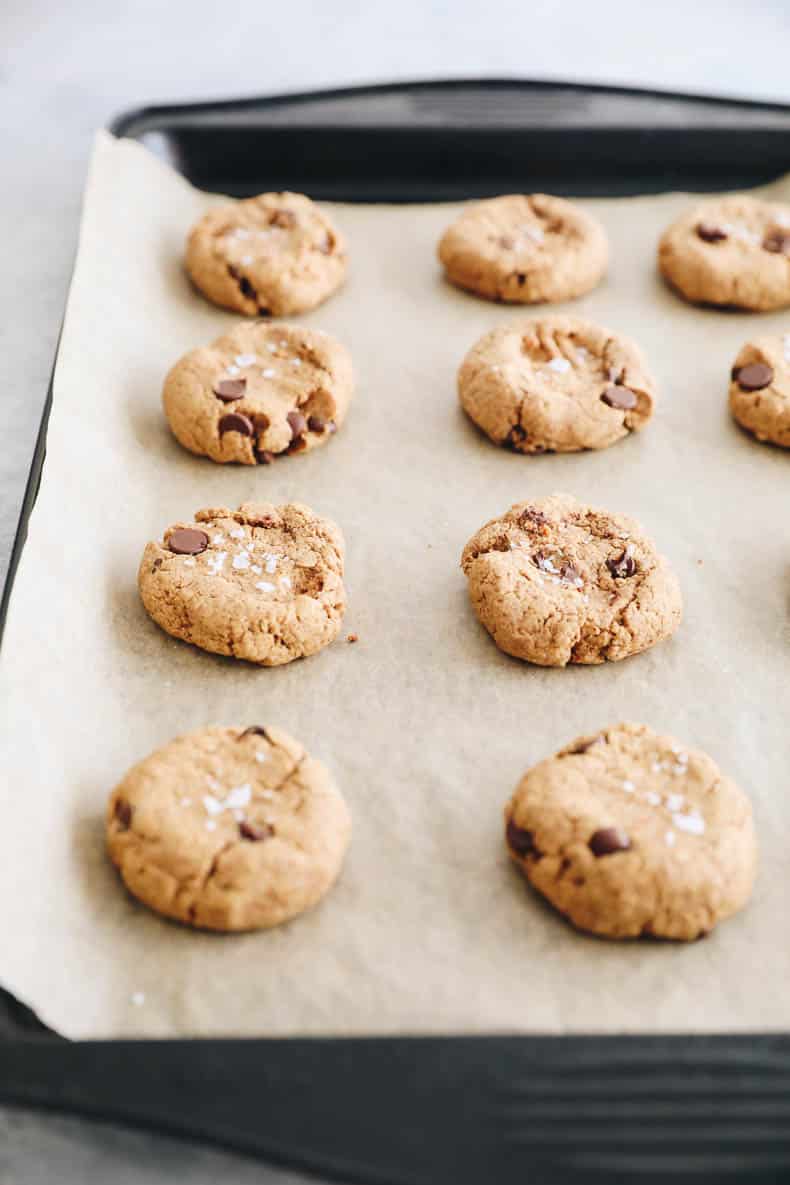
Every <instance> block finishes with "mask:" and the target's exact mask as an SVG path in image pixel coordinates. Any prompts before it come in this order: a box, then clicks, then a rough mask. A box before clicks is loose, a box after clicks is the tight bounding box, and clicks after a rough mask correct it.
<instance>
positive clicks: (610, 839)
mask: <svg viewBox="0 0 790 1185" xmlns="http://www.w3.org/2000/svg"><path fill="white" fill-rule="evenodd" d="M630 847H631V840H630V839H629V838H628V836H627V835H626V833H625V832H624V831H621V830H620V828H619V827H602V828H601V829H600V831H595V832H593V835H592V838H591V839H590V843H589V848H590V851H591V852H592V854H593V856H595V857H596V858H597V859H600V857H601V856H613V855H614V853H615V852H627V851H628V849H629V848H630Z"/></svg>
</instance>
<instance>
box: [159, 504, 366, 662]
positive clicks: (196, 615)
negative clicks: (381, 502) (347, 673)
mask: <svg viewBox="0 0 790 1185" xmlns="http://www.w3.org/2000/svg"><path fill="white" fill-rule="evenodd" d="M344 552H345V546H344V542H343V536H342V534H341V532H340V528H339V527H338V526H337V525H336V524H335V523H333V522H332V521H331V519H327V518H321V517H320V516H319V515H317V514H314V513H313V511H312V510H310V508H309V506H301V505H299V504H298V503H291V504H289V505H287V506H273V505H271V504H270V503H262V504H252V503H245V504H244V505H243V506H240V507H239V509H238V510H229V509H228V508H227V507H224V506H221V507H218V508H214V509H208V510H199V511H198V512H197V513H196V515H195V517H194V519H193V520H192V521H191V522H184V523H175V524H174V525H173V526H171V527H168V528H167V530H166V531H165V533H164V538H163V541H162V542H161V543H149V544H148V546H147V547H146V549H145V551H144V552H143V558H142V560H141V562H140V570H139V573H138V585H139V588H140V596H141V598H142V601H143V604H144V605H145V607H146V609H147V610H148V612H149V614H150V615H151V617H152V618H153V619H154V621H155V622H156V623H157V625H159V626H161V627H162V629H163V630H166V631H167V633H168V634H172V635H173V637H175V638H182V639H183V640H184V641H185V642H192V643H193V644H194V645H195V646H199V647H201V649H203V650H209V651H211V652H212V653H214V654H227V655H232V656H233V657H234V658H244V659H246V660H247V661H248V662H254V663H259V664H260V665H261V666H264V667H275V666H280V665H282V664H283V663H286V662H292V661H293V659H295V658H302V657H304V656H306V655H309V654H315V653H316V652H317V651H318V650H321V649H322V648H323V647H324V646H328V645H329V643H330V642H333V641H334V639H335V638H336V637H337V634H338V632H339V630H340V626H341V623H342V620H343V613H344V612H345V608H346V592H345V588H344V586H343V558H344Z"/></svg>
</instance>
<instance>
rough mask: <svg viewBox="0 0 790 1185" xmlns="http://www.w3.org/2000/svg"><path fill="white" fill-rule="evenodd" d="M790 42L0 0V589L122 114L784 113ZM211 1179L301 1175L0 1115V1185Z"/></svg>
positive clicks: (300, 11) (649, 13) (391, 9)
mask: <svg viewBox="0 0 790 1185" xmlns="http://www.w3.org/2000/svg"><path fill="white" fill-rule="evenodd" d="M789 47H790V5H789V4H788V3H787V0H734V2H731V3H725V0H697V2H696V3H694V4H691V3H689V2H688V0H664V3H662V4H661V5H642V4H634V3H633V0H597V3H595V4H590V3H588V2H587V0H565V3H563V4H559V3H556V2H555V0H532V3H529V4H527V3H525V2H524V0H485V2H482V0H477V2H475V0H399V3H397V4H392V3H385V2H383V0H276V2H275V0H236V3H235V4H234V5H232V6H231V5H227V4H218V3H216V0H167V3H164V2H163V0H128V2H127V3H125V4H117V3H107V0H70V2H69V3H63V2H62V0H32V2H31V0H2V3H1V4H0V127H1V128H2V139H1V140H0V143H2V145H3V148H4V153H3V161H2V163H3V170H2V173H3V182H2V186H0V212H1V213H2V224H3V226H4V238H3V252H2V260H3V262H2V279H0V346H1V347H2V348H0V387H1V389H2V400H3V408H4V422H5V433H4V441H3V448H2V450H0V581H2V579H3V577H4V575H5V570H6V565H7V562H8V556H9V553H10V548H11V543H12V540H13V535H14V531H15V528H16V522H17V517H18V512H19V506H20V503H21V499H22V493H23V490H24V483H25V478H26V475H27V471H28V468H29V464H30V458H31V456H32V452H33V446H34V442H35V436H36V432H37V428H38V422H39V418H40V414H41V408H42V404H43V400H44V397H45V394H46V388H47V383H48V379H49V372H50V368H51V364H52V357H53V353H54V349H55V342H56V338H57V333H58V329H59V325H60V320H61V316H62V312H63V307H64V302H65V298H66V292H67V288H68V281H69V274H70V270H71V264H72V261H73V256H74V251H75V248H76V237H77V229H78V222H79V209H80V197H81V191H82V186H83V182H84V178H85V171H86V166H87V161H88V156H89V153H90V147H91V140H92V136H93V133H94V131H95V129H96V128H97V127H98V126H100V125H102V124H105V123H106V122H107V121H108V120H109V119H110V118H111V117H112V116H113V115H114V114H116V113H117V112H118V111H120V110H122V109H125V108H128V107H134V106H137V105H140V104H143V103H153V102H167V101H179V100H190V99H198V98H204V99H205V98H214V97H225V98H227V97H232V96H241V95H253V94H268V93H275V92H278V91H288V90H307V89H313V88H319V87H324V86H334V85H348V84H354V83H363V82H378V81H397V80H399V79H409V78H438V77H445V78H446V77H453V76H491V75H496V76H505V77H507V76H512V77H524V78H556V79H565V80H579V81H583V82H611V83H619V84H625V85H636V86H645V87H658V88H660V87H666V88H674V89H678V90H685V91H693V92H699V93H702V94H704V93H709V94H722V95H732V96H736V97H738V96H742V97H747V98H762V99H768V100H779V101H783V102H790V74H789V73H788V71H787V54H788V48H789ZM788 159H789V161H790V146H788ZM141 315H144V314H142V313H141ZM96 332H97V333H101V319H100V311H97V323H96ZM0 1057H1V1055H0ZM220 1179H222V1180H223V1181H224V1182H227V1185H247V1182H250V1183H251V1182H253V1181H255V1182H266V1183H268V1185H295V1183H296V1181H297V1178H295V1177H293V1176H291V1175H287V1174H281V1173H278V1172H274V1171H270V1170H266V1169H264V1168H262V1167H261V1166H258V1165H256V1164H254V1163H253V1162H251V1161H249V1160H245V1159H243V1158H240V1157H235V1156H230V1155H226V1154H225V1153H221V1152H216V1151H213V1150H209V1149H202V1148H198V1147H189V1146H187V1145H184V1144H181V1143H178V1142H175V1141H169V1140H162V1139H153V1138H151V1137H149V1136H147V1135H144V1134H139V1133H130V1132H124V1131H120V1130H113V1129H108V1128H104V1129H101V1128H94V1127H91V1126H89V1125H87V1124H83V1123H80V1122H78V1121H74V1120H67V1119H60V1118H55V1117H49V1116H45V1117H40V1116H35V1115H32V1114H29V1113H24V1112H20V1111H14V1110H10V1109H9V1110H3V1109H0V1185H49V1183H50V1182H55V1181H57V1182H58V1185H72V1183H73V1185H77V1183H79V1185H92V1183H93V1182H97V1183H101V1185H104V1182H107V1181H112V1182H114V1183H115V1185H153V1183H154V1182H157V1183H158V1182H164V1181H178V1182H179V1183H184V1182H190V1183H192V1182H194V1183H195V1185H203V1183H205V1185H209V1183H211V1182H215V1181H217V1180H220Z"/></svg>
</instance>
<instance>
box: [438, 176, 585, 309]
mask: <svg viewBox="0 0 790 1185" xmlns="http://www.w3.org/2000/svg"><path fill="white" fill-rule="evenodd" d="M438 253H439V259H440V261H441V263H442V265H443V267H444V270H445V274H446V276H447V279H448V280H450V281H451V282H452V283H453V284H455V285H457V286H458V287H459V288H464V289H466V290H467V291H468V292H474V293H475V294H476V295H477V296H483V297H485V298H486V299H487V300H501V301H507V302H509V303H513V304H539V303H541V302H543V301H548V302H556V301H561V300H571V299H573V297H575V296H581V295H583V293H585V292H589V291H590V290H591V289H592V288H595V286H596V285H597V284H599V283H600V281H601V279H602V277H603V275H604V273H605V271H606V266H607V263H608V258H609V246H608V242H607V239H606V234H605V232H604V229H603V227H602V226H601V224H600V223H599V222H598V221H597V220H596V219H595V218H593V217H592V215H590V214H588V213H587V211H586V210H583V209H582V208H581V207H580V206H577V205H576V204H575V203H574V202H568V201H565V199H564V198H559V197H551V196H549V195H548V194H545V193H533V194H509V195H507V196H504V197H496V198H489V199H488V200H486V201H482V202H471V203H470V204H469V205H468V206H467V207H466V208H465V209H464V211H463V213H462V214H461V215H460V216H459V217H458V218H457V219H456V220H455V222H453V223H452V224H451V225H450V226H449V227H448V228H447V230H446V231H445V232H444V234H443V236H442V238H441V241H440V243H439V249H438Z"/></svg>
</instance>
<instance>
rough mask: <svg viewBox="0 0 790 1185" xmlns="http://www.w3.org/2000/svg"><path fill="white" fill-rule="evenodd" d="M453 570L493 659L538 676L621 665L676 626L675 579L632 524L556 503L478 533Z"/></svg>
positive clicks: (526, 509)
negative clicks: (532, 667)
mask: <svg viewBox="0 0 790 1185" xmlns="http://www.w3.org/2000/svg"><path fill="white" fill-rule="evenodd" d="M461 567H462V569H463V571H464V574H465V576H466V579H467V581H468V586H469V597H470V600H471V602H472V605H473V607H474V610H475V613H476V614H477V616H478V618H479V619H480V621H481V622H482V624H483V625H484V626H485V628H486V629H487V630H488V632H489V633H490V634H491V637H492V638H493V639H494V641H495V642H496V644H497V646H498V647H499V649H500V650H504V651H505V653H506V654H512V655H513V656H514V657H516V658H522V659H525V660H526V661H527V662H532V663H537V664H538V665H539V666H547V667H564V666H567V665H568V664H569V663H583V664H593V663H602V662H605V661H618V660H619V659H622V658H628V657H629V655H632V654H639V653H640V651H642V650H647V649H649V647H651V646H655V645H656V643H657V642H661V641H663V640H664V639H665V638H668V637H670V636H671V635H672V634H673V633H674V632H675V630H676V629H677V628H678V626H679V624H680V620H681V616H682V598H681V594H680V587H679V585H678V581H677V578H676V576H675V574H674V572H673V571H672V569H671V567H670V566H669V563H668V561H667V560H666V559H665V558H664V557H663V556H662V555H660V554H659V553H658V551H657V550H656V547H655V545H654V544H653V542H652V540H650V539H649V538H648V536H647V535H646V534H645V532H644V531H643V529H642V527H641V526H640V524H639V523H638V522H637V521H636V520H635V519H633V518H629V517H628V516H627V515H624V514H612V513H610V512H609V511H606V510H596V509H593V508H592V507H590V506H585V505H583V504H582V503H580V502H577V501H576V499H575V498H571V497H569V496H568V495H566V494H555V495H553V496H552V497H549V498H541V499H538V500H536V501H534V502H518V503H516V505H514V506H511V507H510V509H509V510H508V511H507V512H506V513H505V514H503V515H502V516H501V517H500V518H495V519H492V520H491V521H490V522H488V523H486V525H485V526H484V527H481V529H480V530H479V531H478V532H477V533H476V534H475V535H473V537H472V538H471V539H470V540H469V542H468V543H467V545H466V547H465V548H464V551H463V555H462V557H461Z"/></svg>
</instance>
